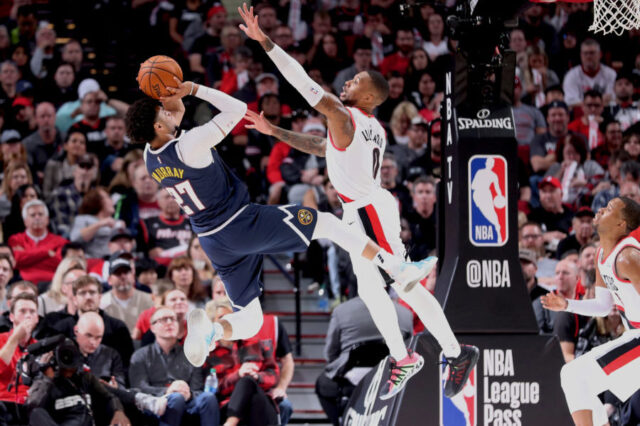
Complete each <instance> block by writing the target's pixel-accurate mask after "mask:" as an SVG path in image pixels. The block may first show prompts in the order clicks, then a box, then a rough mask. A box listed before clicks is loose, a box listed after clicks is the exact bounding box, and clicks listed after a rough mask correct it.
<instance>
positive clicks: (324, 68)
mask: <svg viewBox="0 0 640 426" xmlns="http://www.w3.org/2000/svg"><path fill="white" fill-rule="evenodd" d="M345 57H346V55H345V54H344V49H343V48H342V46H341V44H340V40H339V39H338V37H336V36H335V35H334V34H332V33H328V34H325V35H324V36H322V39H320V45H319V46H318V47H317V49H316V51H315V54H314V55H313V58H312V59H311V67H312V68H317V69H319V70H320V72H321V73H322V79H323V80H324V81H326V82H328V83H331V82H332V81H333V80H334V79H335V78H336V74H337V73H338V71H340V70H342V69H344V68H346V67H347V66H348V65H349V64H348V63H347V61H346V60H345Z"/></svg>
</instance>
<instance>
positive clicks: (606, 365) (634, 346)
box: [571, 330, 640, 401]
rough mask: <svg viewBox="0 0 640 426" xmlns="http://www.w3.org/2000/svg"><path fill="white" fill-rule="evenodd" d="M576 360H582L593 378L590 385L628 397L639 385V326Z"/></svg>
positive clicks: (587, 372)
mask: <svg viewBox="0 0 640 426" xmlns="http://www.w3.org/2000/svg"><path fill="white" fill-rule="evenodd" d="M574 362H575V363H578V364H582V367H580V368H581V371H584V374H585V375H586V376H587V380H588V381H589V382H591V383H590V386H589V387H590V388H592V389H594V390H596V391H599V392H602V391H604V390H607V389H608V390H610V391H611V393H613V394H614V395H615V396H617V397H618V398H619V399H620V400H621V401H626V400H627V399H628V398H629V397H630V396H631V395H633V394H634V393H635V392H636V391H637V390H638V389H640V330H630V331H627V332H625V333H624V334H623V335H622V336H620V337H618V338H617V339H615V340H612V341H610V342H607V343H605V344H603V345H600V346H598V347H596V348H594V349H592V350H591V351H589V352H587V353H586V354H584V355H582V356H580V357H578V358H576V359H575V360H574V361H572V362H571V363H574ZM576 367H577V366H576ZM591 385H593V386H591Z"/></svg>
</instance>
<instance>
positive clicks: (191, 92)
mask: <svg viewBox="0 0 640 426" xmlns="http://www.w3.org/2000/svg"><path fill="white" fill-rule="evenodd" d="M194 86H195V84H194V82H193V81H192V82H191V91H190V92H189V96H191V95H193V88H194Z"/></svg>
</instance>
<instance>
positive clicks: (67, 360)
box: [16, 334, 83, 386]
mask: <svg viewBox="0 0 640 426" xmlns="http://www.w3.org/2000/svg"><path fill="white" fill-rule="evenodd" d="M52 351H53V356H51V357H50V358H49V359H46V358H47V357H46V356H45V355H46V354H47V353H49V352H52ZM26 352H27V353H26V354H25V355H24V356H23V357H22V358H21V359H20V361H18V364H17V366H16V369H17V375H16V380H17V378H18V377H22V383H24V384H25V385H27V386H30V385H31V384H32V383H33V381H34V380H35V379H37V378H38V377H39V376H40V375H41V374H42V373H43V372H44V371H45V370H46V369H47V368H50V367H51V368H53V370H54V371H58V370H60V369H66V370H76V369H78V367H80V366H81V365H82V362H83V358H82V354H81V353H80V349H78V346H77V345H76V343H75V342H74V341H73V340H71V339H69V338H68V337H65V336H64V335H62V334H60V335H57V336H53V337H48V338H46V339H43V340H41V341H39V342H37V343H34V344H32V345H29V346H28V347H27V351H26Z"/></svg>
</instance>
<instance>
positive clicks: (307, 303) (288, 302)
mask: <svg viewBox="0 0 640 426" xmlns="http://www.w3.org/2000/svg"><path fill="white" fill-rule="evenodd" d="M318 301H319V298H318V296H316V295H306V294H303V295H301V296H300V311H301V312H322V310H321V309H320V307H318ZM295 309H296V300H295V297H294V295H293V294H290V295H288V294H287V295H272V294H266V295H265V296H264V300H263V302H262V310H263V311H264V312H268V311H278V312H292V311H295Z"/></svg>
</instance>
